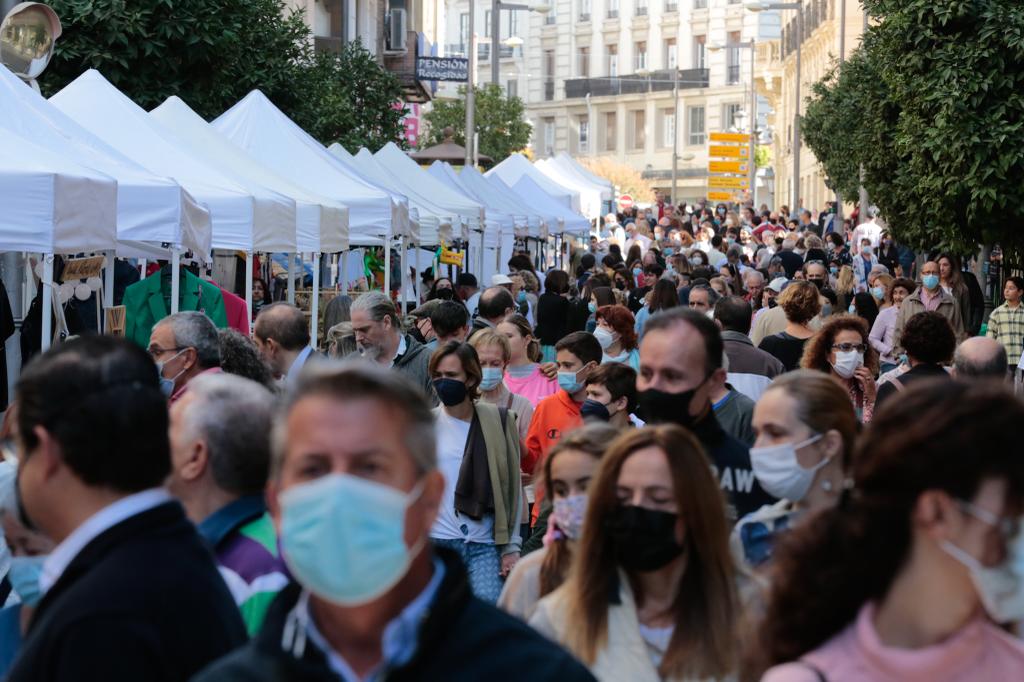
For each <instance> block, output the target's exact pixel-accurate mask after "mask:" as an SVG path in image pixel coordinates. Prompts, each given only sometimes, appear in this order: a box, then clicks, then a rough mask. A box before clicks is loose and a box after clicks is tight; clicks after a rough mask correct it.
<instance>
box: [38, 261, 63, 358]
mask: <svg viewBox="0 0 1024 682" xmlns="http://www.w3.org/2000/svg"><path fill="white" fill-rule="evenodd" d="M39 286H41V287H42V294H43V295H42V299H43V303H42V306H43V309H42V312H43V317H42V327H43V328H42V331H41V334H40V341H41V343H40V346H39V350H40V351H42V352H43V353H45V352H46V351H47V350H49V348H50V345H51V343H52V342H53V297H54V295H55V294H56V293H57V292H56V290H55V289H54V287H53V254H52V253H44V254H43V276H42V277H40V278H39ZM57 305H60V300H59V298H58V300H57Z"/></svg>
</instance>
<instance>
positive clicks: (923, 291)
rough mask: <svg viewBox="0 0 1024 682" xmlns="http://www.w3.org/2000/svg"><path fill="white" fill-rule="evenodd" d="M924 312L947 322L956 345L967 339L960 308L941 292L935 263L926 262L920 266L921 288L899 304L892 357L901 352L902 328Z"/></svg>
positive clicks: (950, 297)
mask: <svg viewBox="0 0 1024 682" xmlns="http://www.w3.org/2000/svg"><path fill="white" fill-rule="evenodd" d="M925 311H933V312H937V313H939V314H940V315H942V316H943V317H945V318H946V319H947V320H949V324H950V326H951V327H953V333H954V334H955V335H956V342H957V343H958V344H959V343H961V342H962V341H963V340H964V339H966V338H967V331H966V330H965V328H964V321H963V317H961V315H960V306H959V305H958V304H957V302H956V300H955V299H954V298H953V296H952V295H950V294H948V293H946V291H945V290H943V288H942V285H941V283H940V281H939V264H938V263H936V262H935V261H928V262H927V263H925V264H924V265H923V266H921V286H919V287H918V288H917V289H915V290H914V292H913V293H912V294H910V295H909V296H907V297H906V298H904V299H903V303H901V304H900V312H899V315H898V316H897V317H896V329H895V331H894V332H893V338H894V339H896V347H895V348H894V349H893V357H899V355H900V354H901V353H902V352H903V348H902V346H900V341H899V339H900V338H901V337H902V335H903V328H904V327H905V326H906V325H907V322H908V321H909V320H910V318H912V317H913V316H914V315H917V314H918V313H923V312H925Z"/></svg>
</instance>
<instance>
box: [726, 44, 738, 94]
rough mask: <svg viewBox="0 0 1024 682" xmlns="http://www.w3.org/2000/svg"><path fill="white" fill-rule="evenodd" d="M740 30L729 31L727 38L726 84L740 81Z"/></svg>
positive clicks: (734, 83)
mask: <svg viewBox="0 0 1024 682" xmlns="http://www.w3.org/2000/svg"><path fill="white" fill-rule="evenodd" d="M739 44H740V32H739V31H729V35H728V37H727V38H726V45H728V47H727V49H726V51H725V84H726V85H736V84H737V83H739V82H740V48H739Z"/></svg>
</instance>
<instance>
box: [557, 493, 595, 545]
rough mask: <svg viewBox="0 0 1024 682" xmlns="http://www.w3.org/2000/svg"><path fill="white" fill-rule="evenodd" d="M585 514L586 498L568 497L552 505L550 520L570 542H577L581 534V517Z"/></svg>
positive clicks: (584, 496)
mask: <svg viewBox="0 0 1024 682" xmlns="http://www.w3.org/2000/svg"><path fill="white" fill-rule="evenodd" d="M586 513H587V496H586V494H585V493H584V494H582V495H570V496H569V497H564V498H561V499H556V500H555V501H554V503H553V504H552V510H551V518H553V519H554V521H555V523H556V524H557V525H558V529H559V530H560V531H562V532H563V533H564V534H565V536H566V537H567V538H569V539H570V540H578V539H579V537H580V535H582V533H583V517H584V515H585V514H586Z"/></svg>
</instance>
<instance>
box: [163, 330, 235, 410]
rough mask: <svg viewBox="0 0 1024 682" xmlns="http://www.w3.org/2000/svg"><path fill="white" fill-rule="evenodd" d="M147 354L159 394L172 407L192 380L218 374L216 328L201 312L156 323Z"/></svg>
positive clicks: (217, 338)
mask: <svg viewBox="0 0 1024 682" xmlns="http://www.w3.org/2000/svg"><path fill="white" fill-rule="evenodd" d="M148 350H149V355H150V357H152V358H153V361H154V362H155V363H156V369H157V373H158V374H159V377H160V390H161V391H163V393H164V395H165V396H167V399H168V400H170V401H171V402H172V403H173V402H175V401H176V400H178V399H179V398H181V396H183V395H184V394H185V390H186V386H188V382H190V381H192V379H194V378H196V377H197V376H199V375H200V374H204V373H208V374H216V373H218V372H220V340H219V337H218V336H217V327H215V326H214V324H213V321H212V320H210V318H209V317H207V316H206V315H204V314H203V313H200V312H196V311H184V312H180V313H175V314H173V315H168V316H167V317H165V318H164V319H162V320H160V321H159V322H157V323H156V325H155V326H154V327H153V331H152V332H151V333H150V335H149V347H148Z"/></svg>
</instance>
